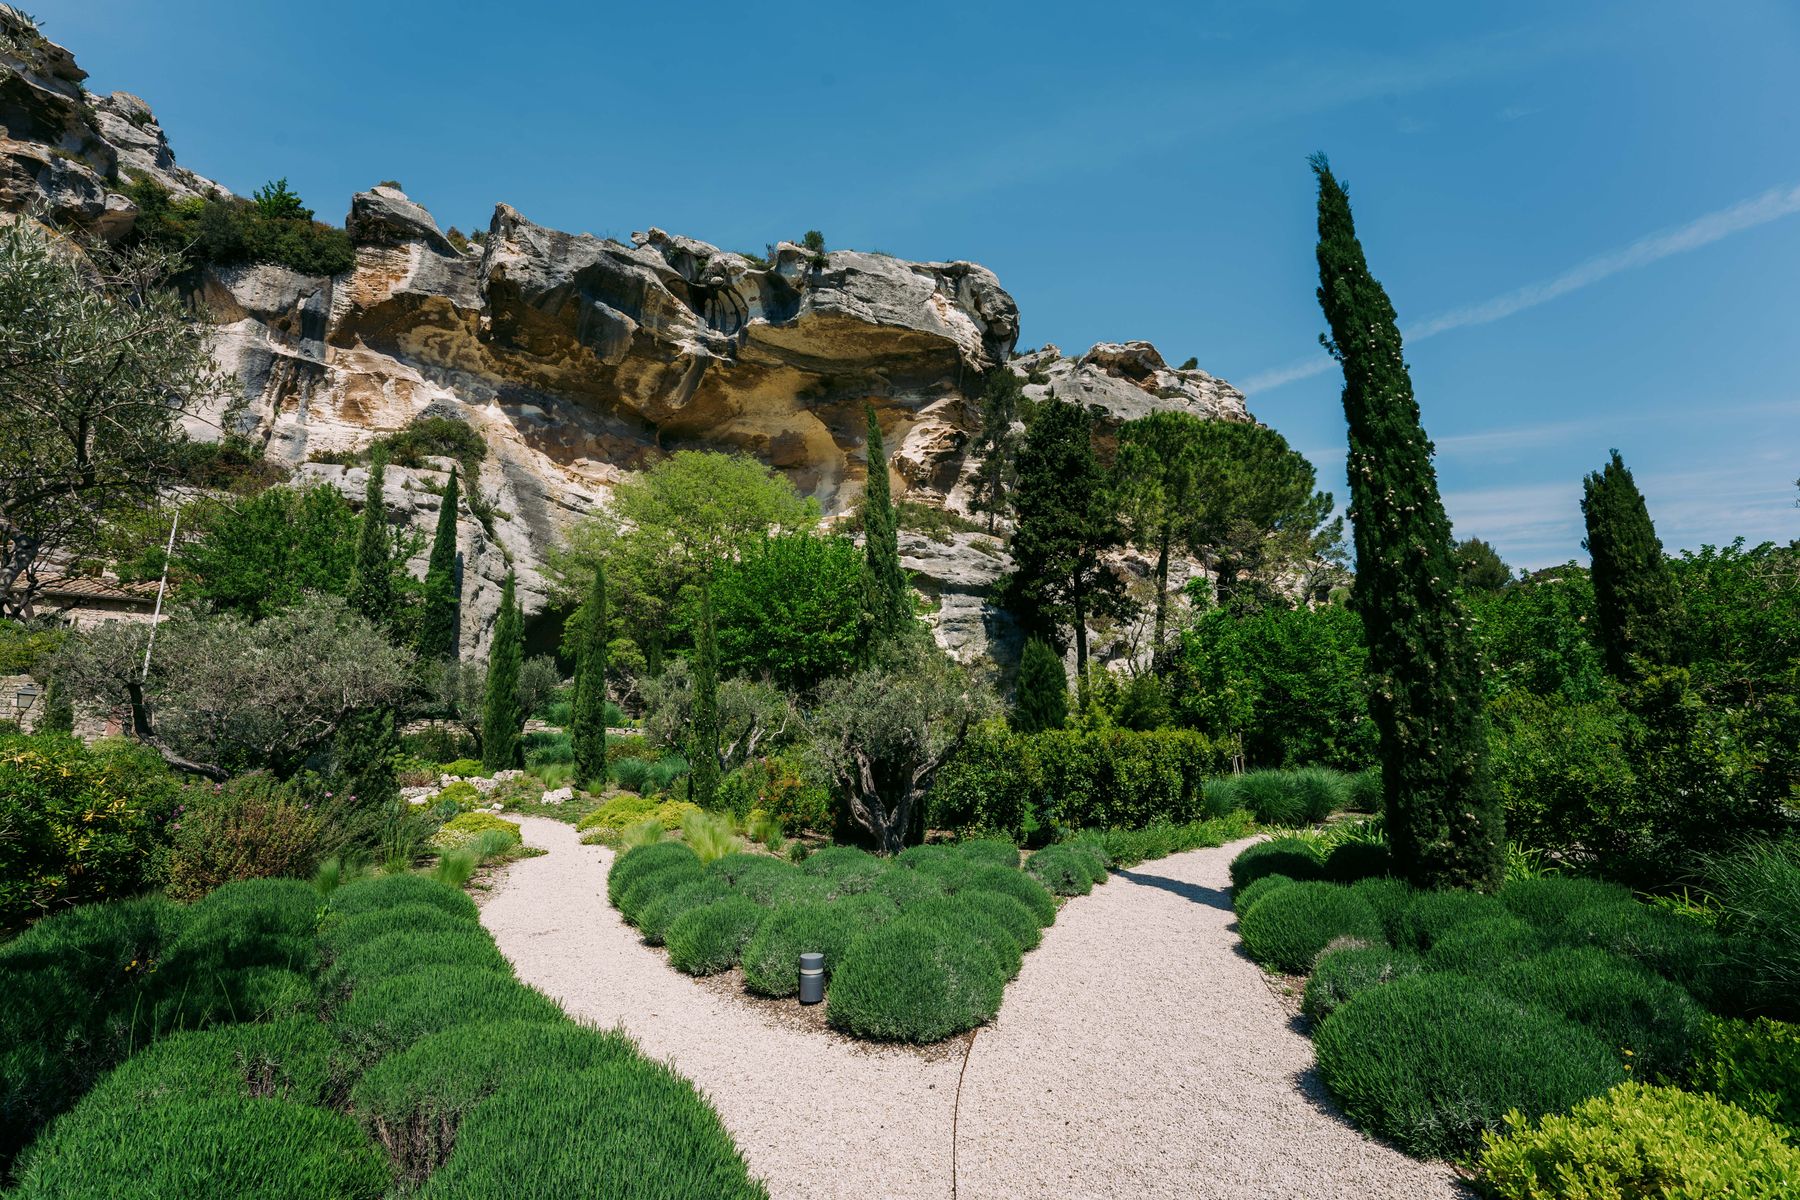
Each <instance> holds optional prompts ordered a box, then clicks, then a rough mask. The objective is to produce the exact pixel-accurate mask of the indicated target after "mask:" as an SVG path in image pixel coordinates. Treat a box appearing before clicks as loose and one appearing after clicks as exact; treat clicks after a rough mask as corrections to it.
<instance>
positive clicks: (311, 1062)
mask: <svg viewBox="0 0 1800 1200" xmlns="http://www.w3.org/2000/svg"><path fill="white" fill-rule="evenodd" d="M353 1066H354V1064H353V1063H352V1062H351V1061H350V1059H349V1057H348V1056H347V1055H346V1054H345V1053H344V1050H343V1048H342V1047H341V1046H340V1045H339V1044H338V1041H337V1039H336V1038H335V1037H334V1036H332V1033H331V1028H330V1027H329V1026H328V1025H325V1024H323V1023H322V1022H320V1021H319V1020H318V1019H316V1018H313V1017H297V1018H289V1019H287V1020H282V1021H269V1022H260V1023H253V1024H244V1025H220V1026H218V1027H216V1028H213V1029H203V1030H195V1031H191V1032H188V1033H177V1034H175V1035H174V1036H172V1037H168V1038H164V1039H163V1040H162V1041H160V1042H157V1043H155V1044H154V1045H151V1046H148V1047H146V1048H145V1049H143V1050H140V1051H138V1052H137V1053H136V1054H133V1055H132V1056H131V1057H130V1058H128V1059H126V1060H125V1063H124V1065H123V1066H121V1067H119V1068H118V1069H117V1070H115V1071H113V1072H112V1073H110V1074H109V1075H107V1076H106V1077H105V1078H104V1079H102V1080H101V1081H100V1082H99V1083H98V1084H97V1085H96V1086H95V1087H94V1090H93V1091H91V1092H89V1093H88V1094H87V1095H86V1097H84V1098H83V1099H82V1101H81V1109H82V1111H83V1112H89V1111H92V1110H95V1109H98V1108H107V1107H110V1108H139V1107H143V1106H146V1105H153V1104H160V1103H162V1102H164V1101H166V1100H203V1099H211V1098H223V1099H230V1098H243V1099H263V1098H273V1099H277V1100H292V1101H293V1102H295V1103H297V1104H315V1105H320V1106H322V1107H326V1108H331V1107H336V1106H337V1104H338V1103H339V1102H340V1101H341V1100H342V1099H343V1097H344V1094H345V1092H346V1090H347V1089H348V1086H349V1079H350V1074H351V1071H352V1069H353Z"/></svg>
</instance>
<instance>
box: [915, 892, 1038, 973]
mask: <svg viewBox="0 0 1800 1200" xmlns="http://www.w3.org/2000/svg"><path fill="white" fill-rule="evenodd" d="M896 919H897V920H910V921H912V922H914V923H916V924H919V925H921V926H933V927H938V928H948V929H958V930H961V931H963V932H965V933H968V934H971V935H973V936H974V937H975V938H976V939H977V940H978V941H980V942H981V944H982V945H984V946H986V947H987V949H988V953H990V954H992V955H993V957H994V962H995V963H996V964H998V966H999V968H1000V977H1001V978H1002V979H1006V980H1011V979H1016V978H1018V975H1019V968H1020V966H1021V965H1023V963H1024V954H1023V952H1022V951H1021V950H1020V949H1019V942H1018V939H1016V938H1015V937H1014V936H1013V935H1012V933H1011V932H1010V931H1009V930H1008V929H1007V927H1006V926H1005V925H1002V924H1000V923H999V922H997V921H995V920H993V919H992V918H990V917H988V916H985V915H983V914H982V913H980V912H978V911H977V910H976V909H975V908H974V907H972V906H971V905H970V904H969V903H968V901H967V900H965V899H964V898H963V897H962V896H960V895H957V896H938V897H935V898H933V899H930V900H922V901H920V902H919V903H918V904H915V905H913V906H912V907H911V908H909V909H907V910H906V913H905V914H904V915H903V916H902V917H900V918H896ZM1034 929H1035V927H1034Z"/></svg>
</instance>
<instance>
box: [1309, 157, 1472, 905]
mask: <svg viewBox="0 0 1800 1200" xmlns="http://www.w3.org/2000/svg"><path fill="white" fill-rule="evenodd" d="M1312 166H1313V170H1314V172H1315V173H1316V174H1317V175H1318V178H1319V245H1318V259H1319V293H1318V294H1319V304H1320V306H1321V307H1322V308H1323V309H1324V311H1325V318H1326V321H1327V322H1328V324H1329V325H1330V327H1331V336H1330V338H1329V339H1321V340H1322V341H1324V343H1325V346H1326V348H1327V349H1328V350H1330V351H1331V353H1332V356H1333V357H1334V358H1336V359H1337V360H1338V362H1339V364H1340V365H1341V366H1342V368H1343V372H1344V392H1343V400H1344V416H1345V417H1346V418H1347V419H1348V422H1349V427H1350V432H1349V437H1350V457H1349V476H1350V498H1351V503H1352V507H1351V510H1350V511H1351V519H1352V521H1353V522H1354V525H1355V537H1356V584H1355V586H1354V588H1353V589H1352V590H1351V595H1350V603H1351V607H1352V608H1354V609H1355V610H1356V612H1357V613H1358V614H1359V615H1360V616H1361V617H1362V622H1363V631H1364V635H1365V637H1366V639H1367V641H1368V647H1369V672H1370V674H1371V675H1372V676H1373V685H1374V686H1373V687H1372V688H1371V691H1370V696H1369V708H1370V713H1371V716H1372V717H1373V718H1374V721H1375V727H1376V730H1377V732H1378V734H1379V736H1380V741H1381V759H1382V764H1381V765H1382V783H1383V786H1384V788H1385V791H1386V794H1387V809H1386V812H1387V826H1388V841H1389V844H1390V846H1391V847H1392V848H1393V852H1394V861H1395V865H1396V866H1397V867H1398V869H1399V871H1400V872H1401V873H1402V874H1403V875H1405V876H1406V877H1407V878H1408V879H1410V880H1411V881H1412V882H1413V883H1414V884H1416V885H1418V886H1421V887H1491V886H1493V885H1495V884H1497V883H1498V882H1499V879H1500V872H1501V865H1502V847H1503V846H1504V841H1503V836H1504V835H1503V831H1502V825H1503V819H1502V815H1501V811H1500V806H1499V804H1498V802H1497V800H1496V798H1495V795H1494V792H1493V789H1492V787H1491V786H1490V784H1489V781H1488V772H1487V731H1486V728H1485V725H1484V723H1483V709H1482V688H1481V666H1480V660H1479V658H1478V657H1477V653H1476V649H1475V646H1474V644H1473V639H1472V638H1471V636H1470V629H1469V624H1468V620H1467V618H1466V616H1465V615H1464V613H1463V610H1462V605H1461V601H1460V599H1459V595H1458V592H1457V586H1456V585H1457V571H1456V559H1455V557H1454V556H1453V555H1452V553H1451V540H1450V522H1449V519H1448V518H1447V517H1446V516H1445V515H1444V506H1443V502H1442V500H1441V499H1440V498H1439V496H1438V489H1437V473H1436V471H1435V470H1434V469H1433V467H1432V464H1431V454H1432V447H1431V442H1430V440H1429V439H1428V438H1427V437H1426V436H1425V430H1424V428H1423V426H1422V425H1421V424H1420V420H1419V406H1418V402H1417V401H1416V400H1415V399H1414V398H1413V390H1412V380H1411V377H1410V376H1409V375H1408V373H1407V368H1406V362H1405V359H1404V358H1403V357H1402V349H1401V342H1400V330H1399V327H1398V323H1397V318H1396V316H1395V313H1394V307H1393V305H1392V303H1390V302H1389V300H1388V296H1387V293H1386V292H1385V291H1384V290H1383V289H1382V287H1381V284H1380V283H1378V282H1376V280H1375V278H1374V277H1373V276H1372V275H1371V274H1370V273H1369V267H1368V262H1367V260H1366V259H1365V258H1364V257H1363V249H1362V244H1361V243H1360V242H1358V241H1357V238H1356V227H1355V224H1354V222H1353V220H1352V218H1351V215H1350V198H1349V195H1348V194H1347V193H1346V192H1345V190H1344V188H1343V187H1342V186H1341V185H1340V184H1339V183H1338V181H1337V179H1336V178H1335V177H1333V175H1332V173H1331V168H1330V166H1329V165H1328V164H1327V163H1326V161H1325V158H1324V156H1323V155H1318V156H1315V157H1314V158H1313V160H1312Z"/></svg>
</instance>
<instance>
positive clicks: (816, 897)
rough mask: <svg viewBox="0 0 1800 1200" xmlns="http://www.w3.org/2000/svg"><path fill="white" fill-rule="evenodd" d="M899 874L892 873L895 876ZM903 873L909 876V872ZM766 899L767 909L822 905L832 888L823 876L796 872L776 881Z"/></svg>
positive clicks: (757, 880) (829, 896) (846, 897)
mask: <svg viewBox="0 0 1800 1200" xmlns="http://www.w3.org/2000/svg"><path fill="white" fill-rule="evenodd" d="M901 873H902V872H899V871H895V872H893V874H896V875H898V874H901ZM905 873H906V874H911V872H905ZM752 882H753V883H756V884H759V885H760V884H761V882H762V880H761V879H760V878H756V879H753V880H752ZM768 897H769V898H768V900H767V901H766V904H765V907H768V908H785V907H786V906H788V905H790V904H823V903H825V901H827V900H829V899H831V897H832V886H831V884H830V883H829V882H828V881H827V880H826V879H825V878H824V877H823V876H819V875H803V874H800V873H799V872H796V873H794V874H792V875H789V876H787V877H785V878H781V879H776V880H775V881H774V886H773V887H772V888H770V889H769V890H768ZM841 899H844V900H848V899H851V897H849V896H844V897H842V898H841Z"/></svg>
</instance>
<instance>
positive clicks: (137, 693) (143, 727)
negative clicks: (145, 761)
mask: <svg viewBox="0 0 1800 1200" xmlns="http://www.w3.org/2000/svg"><path fill="white" fill-rule="evenodd" d="M125 691H126V693H127V694H128V695H129V696H130V697H131V734H132V736H133V737H135V738H136V739H137V740H138V741H140V742H142V743H143V744H144V745H146V746H148V747H150V748H151V749H152V750H154V751H156V752H157V754H159V755H161V756H162V760H163V761H164V762H166V763H168V764H169V765H170V766H171V767H173V768H175V769H176V770H177V771H184V772H186V773H187V774H189V775H198V776H200V777H201V778H202V779H210V780H212V781H213V782H214V783H224V782H225V781H226V780H228V779H230V778H231V773H230V772H229V771H227V770H225V769H224V768H223V767H215V766H214V765H213V764H211V763H203V762H195V761H194V760H193V759H190V758H183V757H182V756H181V755H179V754H177V753H175V751H173V750H171V749H170V748H169V746H168V744H167V743H165V742H164V741H163V740H162V739H161V738H159V737H157V736H156V730H155V729H154V728H153V727H152V726H151V724H150V706H149V705H148V704H147V703H145V701H144V685H143V684H141V683H138V682H136V681H135V680H133V681H131V682H129V683H127V684H126V685H125Z"/></svg>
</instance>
